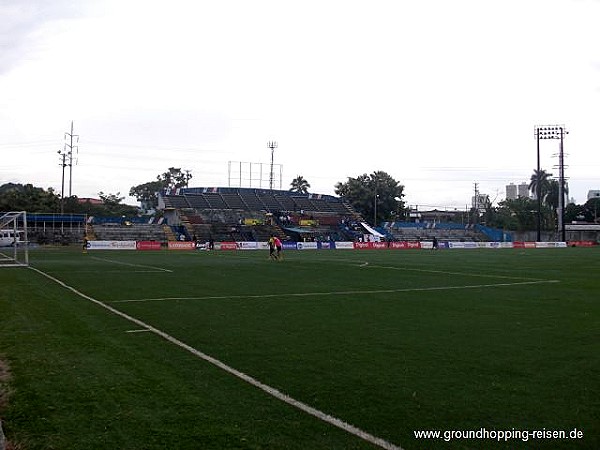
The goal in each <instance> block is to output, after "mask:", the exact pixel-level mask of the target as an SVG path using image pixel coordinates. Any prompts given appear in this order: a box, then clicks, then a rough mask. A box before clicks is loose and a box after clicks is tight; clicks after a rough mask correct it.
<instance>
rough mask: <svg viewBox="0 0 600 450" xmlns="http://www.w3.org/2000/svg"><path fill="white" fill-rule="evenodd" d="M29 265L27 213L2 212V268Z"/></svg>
mask: <svg viewBox="0 0 600 450" xmlns="http://www.w3.org/2000/svg"><path fill="white" fill-rule="evenodd" d="M28 265H29V240H28V239H27V213H26V212H25V211H12V212H6V213H2V212H0V268H2V267H19V266H28Z"/></svg>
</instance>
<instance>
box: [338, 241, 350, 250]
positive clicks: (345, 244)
mask: <svg viewBox="0 0 600 450" xmlns="http://www.w3.org/2000/svg"><path fill="white" fill-rule="evenodd" d="M335 248H336V250H337V249H340V250H354V242H347V241H339V242H338V241H336V242H335Z"/></svg>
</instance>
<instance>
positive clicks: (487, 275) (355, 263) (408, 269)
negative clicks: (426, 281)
mask: <svg viewBox="0 0 600 450" xmlns="http://www.w3.org/2000/svg"><path fill="white" fill-rule="evenodd" d="M322 261H328V262H337V263H350V264H351V265H352V266H355V267H360V268H368V269H375V268H377V269H389V270H402V271H406V272H423V273H440V274H444V275H458V276H462V277H479V278H499V279H505V280H528V281H546V280H542V279H540V278H532V277H515V276H512V275H497V274H493V273H482V272H451V271H447V270H435V269H419V268H415V267H405V266H383V265H379V264H373V265H371V264H370V263H369V262H368V261H364V260H363V261H357V260H355V259H348V258H345V259H335V258H328V259H321V260H319V262H322ZM478 270H481V269H478Z"/></svg>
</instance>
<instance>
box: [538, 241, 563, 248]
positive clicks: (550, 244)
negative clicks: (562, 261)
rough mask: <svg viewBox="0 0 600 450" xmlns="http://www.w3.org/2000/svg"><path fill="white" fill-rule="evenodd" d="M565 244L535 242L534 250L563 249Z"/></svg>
mask: <svg viewBox="0 0 600 450" xmlns="http://www.w3.org/2000/svg"><path fill="white" fill-rule="evenodd" d="M566 246H567V243H566V242H536V243H535V248H565V247H566Z"/></svg>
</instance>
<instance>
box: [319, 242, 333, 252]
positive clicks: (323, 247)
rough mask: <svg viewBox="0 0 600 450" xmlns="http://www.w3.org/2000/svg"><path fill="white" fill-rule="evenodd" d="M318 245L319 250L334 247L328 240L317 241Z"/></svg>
mask: <svg viewBox="0 0 600 450" xmlns="http://www.w3.org/2000/svg"><path fill="white" fill-rule="evenodd" d="M317 247H318V248H319V250H321V249H323V250H329V249H330V248H333V246H332V245H329V241H326V242H317Z"/></svg>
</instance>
